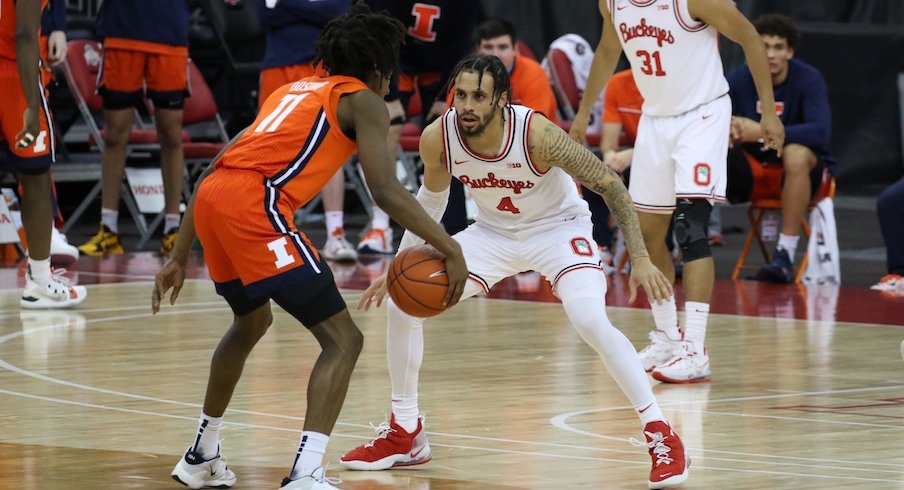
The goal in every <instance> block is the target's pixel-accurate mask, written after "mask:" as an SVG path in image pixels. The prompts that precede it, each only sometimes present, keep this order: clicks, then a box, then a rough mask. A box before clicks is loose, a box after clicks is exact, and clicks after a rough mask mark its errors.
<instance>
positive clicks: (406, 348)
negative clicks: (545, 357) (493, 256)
mask: <svg viewBox="0 0 904 490" xmlns="http://www.w3.org/2000/svg"><path fill="white" fill-rule="evenodd" d="M386 308H387V315H388V322H387V325H386V358H387V361H388V364H389V377H390V380H391V381H392V400H393V401H392V413H393V415H395V421H396V423H397V424H399V425H400V426H402V428H403V429H405V430H406V431H408V432H412V431H414V429H416V428H417V417H418V407H417V383H418V371H419V370H420V368H421V362H422V361H423V360H424V319H423V318H415V317H413V316H410V315H406V314H405V313H403V312H402V310H400V309H399V307H398V306H396V305H395V303H393V302H392V300H389V304H388V305H387V307H386ZM635 356H636V354H635ZM396 400H398V402H396Z"/></svg>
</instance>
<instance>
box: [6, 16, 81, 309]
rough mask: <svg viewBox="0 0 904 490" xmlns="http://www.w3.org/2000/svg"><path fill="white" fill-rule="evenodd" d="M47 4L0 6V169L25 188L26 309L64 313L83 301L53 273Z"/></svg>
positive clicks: (78, 289) (75, 288)
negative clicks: (44, 70) (44, 43)
mask: <svg viewBox="0 0 904 490" xmlns="http://www.w3.org/2000/svg"><path fill="white" fill-rule="evenodd" d="M46 5H47V1H46V0H43V1H42V0H19V1H17V2H10V1H5V2H0V94H3V103H2V104H0V153H3V155H2V157H0V168H2V169H3V170H8V171H14V172H16V175H17V177H18V179H19V182H20V183H21V185H22V191H23V192H22V204H21V208H22V226H23V228H24V229H25V237H26V239H27V240H28V252H29V253H28V270H27V271H26V273H25V290H24V291H23V293H22V299H21V301H20V305H21V306H22V308H65V307H70V306H74V305H77V304H79V303H81V302H82V301H84V300H85V298H86V297H87V294H88V293H87V291H86V290H85V288H84V287H83V286H70V285H69V284H68V281H67V280H66V279H65V278H63V277H61V276H54V274H53V273H52V272H51V270H50V234H51V228H52V226H53V222H52V220H53V215H52V211H51V202H50V195H51V186H50V173H49V170H50V165H51V163H53V160H54V137H53V132H52V127H53V125H52V124H51V123H50V112H49V110H48V108H47V100H46V98H45V97H44V90H43V86H42V84H41V76H40V74H39V72H40V62H39V60H40V54H39V53H40V47H39V41H38V35H39V32H40V25H41V24H40V23H41V10H42V9H43V8H44V7H45V6H46Z"/></svg>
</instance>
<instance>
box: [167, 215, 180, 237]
mask: <svg viewBox="0 0 904 490" xmlns="http://www.w3.org/2000/svg"><path fill="white" fill-rule="evenodd" d="M181 222H182V217H181V216H179V213H166V215H165V216H164V217H163V232H164V233H169V232H171V231H173V230H178V229H179V224H180V223H181Z"/></svg>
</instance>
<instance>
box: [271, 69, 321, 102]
mask: <svg viewBox="0 0 904 490" xmlns="http://www.w3.org/2000/svg"><path fill="white" fill-rule="evenodd" d="M326 74H327V73H326V72H325V71H323V70H322V69H321V68H320V67H319V66H318V67H317V69H314V66H313V65H311V64H310V63H306V64H303V65H289V66H274V67H272V68H265V69H263V70H261V78H260V88H259V94H258V96H257V108H258V109H260V108H261V106H262V105H264V101H265V100H267V97H269V96H270V94H272V93H273V92H274V91H276V89H278V88H279V87H282V86H283V85H285V84H287V83H292V82H294V81H296V80H299V79H302V78H307V77H313V76H321V75H322V76H325V75H326Z"/></svg>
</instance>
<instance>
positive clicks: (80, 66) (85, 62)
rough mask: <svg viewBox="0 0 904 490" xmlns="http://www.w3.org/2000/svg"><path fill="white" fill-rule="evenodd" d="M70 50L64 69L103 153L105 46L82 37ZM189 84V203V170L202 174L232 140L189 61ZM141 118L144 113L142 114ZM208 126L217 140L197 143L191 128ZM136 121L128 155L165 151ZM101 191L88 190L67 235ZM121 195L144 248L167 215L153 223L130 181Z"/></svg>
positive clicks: (91, 137) (185, 141)
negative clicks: (100, 77) (100, 81)
mask: <svg viewBox="0 0 904 490" xmlns="http://www.w3.org/2000/svg"><path fill="white" fill-rule="evenodd" d="M68 48H69V49H68V52H67V54H66V63H65V64H64V67H63V71H64V73H65V75H66V81H67V84H68V86H69V88H70V91H71V92H72V95H73V98H74V99H75V102H76V106H77V107H78V110H79V113H80V114H81V116H82V119H83V120H84V122H85V125H86V126H87V127H88V133H89V143H92V144H93V145H94V146H95V147H96V148H97V149H98V150H100V151H103V147H104V143H103V141H104V139H103V129H101V128H100V125H99V124H98V120H99V119H100V118H101V116H102V114H103V98H102V97H101V96H100V95H98V94H97V93H96V92H95V86H96V83H97V81H96V80H97V74H98V69H99V67H100V62H101V56H102V46H101V44H100V43H99V42H97V41H93V40H86V39H79V40H74V41H71V42H70V43H69V45H68ZM189 80H190V91H191V95H190V96H189V97H187V98H186V99H185V106H184V110H183V115H182V122H183V130H182V142H183V143H182V145H183V151H184V152H185V162H186V170H187V171H186V178H185V180H184V182H183V189H182V193H183V196H184V197H186V199H187V198H188V196H190V195H191V190H190V186H189V182H190V179H189V176H190V173H189V172H188V170H189V169H191V170H192V172H191V173H192V174H195V175H196V173H197V172H198V170H197V168H198V167H201V166H203V165H202V164H206V163H207V162H209V161H210V159H211V158H213V157H214V156H215V155H216V154H217V153H218V152H219V151H220V150H221V149H222V148H223V146H225V144H226V143H227V142H228V139H229V138H228V135H227V134H226V130H225V128H224V126H223V121H222V118H221V117H220V115H219V112H218V110H217V105H216V102H215V100H214V98H213V93H212V92H211V91H210V88H209V87H208V86H207V83H206V82H205V80H204V77H203V76H202V75H201V72H200V70H198V68H197V67H196V66H195V65H194V63H191V62H189ZM148 112H149V113H150V114H151V115H152V116H153V108H151V107H149V108H148ZM136 116H138V115H137V114H136ZM203 122H208V123H209V124H212V125H213V126H214V129H213V131H211V133H212V134H213V137H212V138H211V139H213V141H210V142H207V141H195V140H193V139H192V138H191V137H190V135H189V131H188V130H186V129H185V128H188V127H190V126H193V125H198V124H199V123H203ZM136 123H137V124H133V127H132V130H131V131H130V134H129V140H128V146H127V148H128V154H129V155H135V154H137V153H139V152H159V149H160V145H159V142H158V140H157V130H156V128H154V127H153V124H151V125H150V126H151V127H147V128H145V127H144V125H143V123H142V122H141V118H140V117H136ZM101 187H102V184H101V182H100V181H98V183H97V184H96V185H95V186H94V187H93V188H92V189H91V190H90V191H89V192H88V194H87V195H86V196H85V198H84V199H83V200H82V202H81V203H80V204H79V206H78V207H77V208H76V210H75V211H74V212H73V214H72V216H70V217H69V219H68V220H67V222H66V226H65V227H64V228H63V231H64V232H65V231H67V230H68V229H69V228H70V227H72V226H73V225H74V224H75V223H76V222H77V221H78V219H79V218H80V217H81V215H82V214H84V212H85V210H86V209H87V208H88V206H90V205H91V203H92V202H93V201H94V199H96V198H97V195H98V194H99V193H100V191H101ZM121 195H122V198H123V201H124V202H125V204H126V208H127V209H128V211H129V214H130V215H131V217H132V219H134V221H135V223H136V226H137V227H138V230H139V232H140V233H141V238H140V239H139V242H138V247H139V248H141V247H142V246H144V244H145V243H146V242H147V240H148V239H149V238H150V236H151V234H152V233H153V232H154V230H155V229H156V228H157V226H159V224H160V223H162V221H163V218H164V216H165V213H163V212H162V211H161V212H159V213H157V214H156V216H155V218H154V220H153V221H152V222H151V223H150V224H148V222H147V220H146V219H145V217H144V215H143V213H142V212H141V211H140V209H139V206H138V204H137V202H136V200H135V196H134V195H133V194H132V191H131V189H130V187H129V186H128V185H127V184H126V182H125V181H124V182H123V183H122V188H121Z"/></svg>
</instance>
